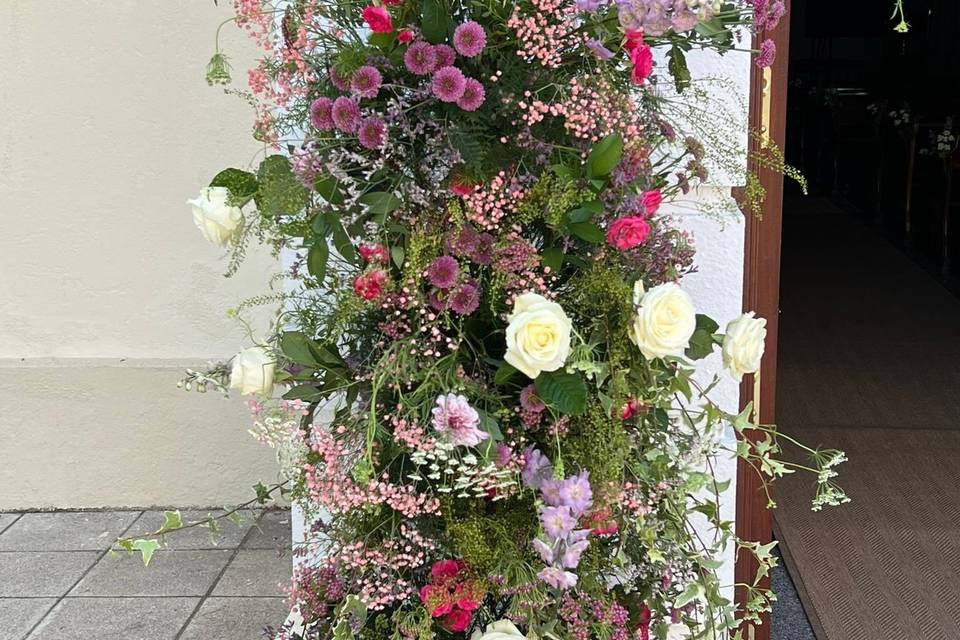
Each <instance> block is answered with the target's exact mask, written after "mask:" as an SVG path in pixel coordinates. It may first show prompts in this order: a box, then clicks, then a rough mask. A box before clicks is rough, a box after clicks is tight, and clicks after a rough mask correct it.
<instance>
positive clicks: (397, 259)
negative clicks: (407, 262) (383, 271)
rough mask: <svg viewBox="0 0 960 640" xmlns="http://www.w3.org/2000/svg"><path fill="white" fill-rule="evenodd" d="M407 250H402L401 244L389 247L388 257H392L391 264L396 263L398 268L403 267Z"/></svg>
mask: <svg viewBox="0 0 960 640" xmlns="http://www.w3.org/2000/svg"><path fill="white" fill-rule="evenodd" d="M406 255H407V252H406V251H405V250H404V248H403V245H402V244H397V245H394V246H392V247H390V258H392V259H393V264H395V265H397V268H398V269H402V268H403V261H404V259H405V258H406Z"/></svg>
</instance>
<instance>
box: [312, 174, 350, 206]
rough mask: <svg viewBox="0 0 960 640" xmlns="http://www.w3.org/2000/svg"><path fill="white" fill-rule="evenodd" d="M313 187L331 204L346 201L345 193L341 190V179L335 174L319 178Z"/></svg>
mask: <svg viewBox="0 0 960 640" xmlns="http://www.w3.org/2000/svg"><path fill="white" fill-rule="evenodd" d="M313 188H314V189H316V190H317V193H319V194H320V195H321V196H322V197H323V199H324V200H326V201H327V202H329V203H330V204H333V205H338V204H343V202H344V199H343V194H342V193H341V192H340V181H339V180H337V179H336V178H334V177H333V176H322V177H320V178H317V180H316V182H314V184H313Z"/></svg>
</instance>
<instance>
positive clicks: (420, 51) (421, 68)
mask: <svg viewBox="0 0 960 640" xmlns="http://www.w3.org/2000/svg"><path fill="white" fill-rule="evenodd" d="M403 66H405V67H406V68H407V71H409V72H410V73H412V74H414V75H417V76H426V75H430V74H431V73H433V71H434V70H435V69H436V68H437V54H436V47H434V46H433V45H432V44H430V43H429V42H424V41H423V40H419V41H417V42H414V43H413V44H412V45H410V47H409V48H407V52H406V53H404V54H403Z"/></svg>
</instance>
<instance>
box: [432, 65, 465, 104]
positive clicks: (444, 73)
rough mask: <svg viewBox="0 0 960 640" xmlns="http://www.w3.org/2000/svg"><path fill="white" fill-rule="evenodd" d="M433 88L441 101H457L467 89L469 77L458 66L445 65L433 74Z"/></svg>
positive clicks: (434, 93)
mask: <svg viewBox="0 0 960 640" xmlns="http://www.w3.org/2000/svg"><path fill="white" fill-rule="evenodd" d="M431 89H432V90H433V95H435V96H436V97H437V98H438V99H439V100H440V101H441V102H456V101H457V100H459V99H460V98H461V97H462V96H463V92H464V91H466V89H467V79H466V77H465V76H464V75H463V72H462V71H460V69H457V68H456V67H443V68H442V69H440V70H439V71H437V72H436V73H434V74H433V81H432V82H431Z"/></svg>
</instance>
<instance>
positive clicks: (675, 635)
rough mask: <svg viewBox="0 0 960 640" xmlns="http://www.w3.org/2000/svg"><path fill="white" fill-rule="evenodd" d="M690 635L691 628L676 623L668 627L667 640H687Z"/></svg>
mask: <svg viewBox="0 0 960 640" xmlns="http://www.w3.org/2000/svg"><path fill="white" fill-rule="evenodd" d="M690 635H691V634H690V628H689V627H688V626H687V625H685V624H680V623H679V622H674V623H671V624H670V626H669V627H667V640H687V638H689V637H690Z"/></svg>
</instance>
